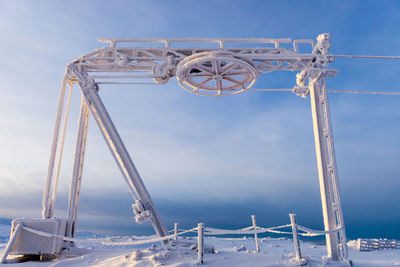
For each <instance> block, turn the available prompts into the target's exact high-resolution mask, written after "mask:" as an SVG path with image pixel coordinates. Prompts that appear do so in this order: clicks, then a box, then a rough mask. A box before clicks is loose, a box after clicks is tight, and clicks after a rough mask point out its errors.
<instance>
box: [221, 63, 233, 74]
mask: <svg viewBox="0 0 400 267" xmlns="http://www.w3.org/2000/svg"><path fill="white" fill-rule="evenodd" d="M235 65H236V62H230V63H229V64H227V65H226V66H225V68H223V69H222V72H221V75H224V74H225V73H227V72H228V71H229V70H231V69H232V68H233V67H235Z"/></svg>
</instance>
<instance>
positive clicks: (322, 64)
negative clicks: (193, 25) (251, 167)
mask: <svg viewBox="0 0 400 267" xmlns="http://www.w3.org/2000/svg"><path fill="white" fill-rule="evenodd" d="M100 41H101V42H105V43H109V44H110V46H109V47H104V48H100V49H96V50H94V51H92V52H89V53H87V54H84V55H82V56H80V57H79V58H77V59H76V60H74V61H72V62H71V63H70V64H68V65H67V67H66V72H65V75H64V79H63V83H62V88H61V94H60V99H59V105H58V112H57V118H56V123H55V129H54V136H53V143H52V148H51V155H50V162H49V168H48V175H47V180H46V185H45V191H44V194H43V218H51V217H52V216H53V210H54V202H55V194H56V190H55V189H56V188H57V182H58V173H59V165H60V164H58V165H57V171H56V176H57V177H55V181H54V182H53V178H54V177H53V176H54V175H53V173H54V166H55V161H56V154H57V148H58V138H59V133H60V127H61V119H62V114H63V103H64V98H65V91H66V86H67V85H69V86H70V87H71V86H72V84H74V83H78V85H79V87H80V90H81V93H82V105H81V113H80V120H79V127H78V136H77V145H76V153H75V161H74V167H73V175H72V182H71V189H70V197H69V211H68V231H67V232H68V233H67V234H68V236H74V231H75V222H76V219H77V208H78V202H79V193H80V182H81V179H82V168H83V159H84V151H85V143H86V133H87V124H88V116H89V112H90V113H91V114H92V116H93V117H94V119H95V121H96V123H97V125H98V127H99V129H100V131H101V133H102V134H103V137H104V138H105V140H106V142H107V144H108V146H109V148H110V150H111V152H112V154H113V156H114V159H115V161H116V162H117V164H118V166H119V168H120V170H121V172H122V174H123V177H124V178H125V181H126V182H127V184H128V187H129V189H130V192H131V194H132V197H133V198H134V200H135V204H134V205H133V208H134V212H135V215H136V217H135V218H136V221H137V222H142V221H145V220H151V221H152V223H153V226H154V229H155V231H156V232H157V234H158V235H160V236H165V235H166V230H165V227H164V225H163V224H162V222H161V219H160V217H159V215H158V213H157V211H156V209H155V207H154V204H153V202H152V200H151V198H150V195H149V193H148V192H147V190H146V188H145V186H144V183H143V181H142V180H141V177H140V176H139V174H138V172H137V170H136V168H135V166H134V164H133V162H132V160H131V158H130V156H129V154H128V152H127V150H126V148H125V146H124V144H123V142H122V140H121V138H120V136H119V134H118V132H117V130H116V128H115V126H114V124H113V123H112V120H111V118H110V116H109V115H108V113H107V110H106V108H105V107H104V105H103V103H102V101H101V98H100V96H99V94H98V90H99V84H119V83H134V84H140V83H149V81H146V79H151V80H150V83H154V84H164V83H167V82H168V81H169V79H170V78H171V77H174V76H175V77H176V78H177V80H178V83H179V85H180V86H182V87H183V88H184V89H185V90H187V91H189V92H192V93H195V94H198V95H210V96H222V95H231V94H236V93H240V92H244V91H246V90H249V89H250V88H251V87H252V86H253V85H254V84H255V82H256V80H257V78H258V76H260V75H262V74H263V73H268V72H272V71H285V70H286V71H299V73H298V74H297V80H296V86H294V87H293V93H295V94H297V95H299V96H302V97H307V96H308V95H310V98H311V110H312V118H313V127H314V136H315V148H316V155H317V165H318V176H319V182H320V191H321V200H322V208H323V217H324V225H325V230H326V231H329V232H330V233H329V234H327V235H326V239H327V251H328V257H329V258H330V259H332V260H341V261H343V262H347V263H349V261H348V254H347V244H346V234H345V225H344V220H343V212H342V208H341V202H340V194H339V185H338V176H337V170H336V159H335V150H334V144H333V135H332V126H331V120H330V112H329V103H328V95H327V88H326V82H325V78H326V77H333V76H335V75H336V73H337V70H333V69H329V68H328V63H330V62H332V61H333V56H331V55H329V54H328V51H329V47H330V36H329V34H321V35H319V36H318V38H317V41H316V42H315V41H313V40H309V39H302V40H294V41H292V40H291V39H266V38H256V39H100ZM299 44H308V45H310V46H311V50H310V52H309V53H302V52H300V51H299V49H298V46H299ZM64 130H65V129H64ZM61 143H63V142H61ZM61 150H62V145H61ZM60 160H61V159H60V156H59V161H60ZM51 188H53V190H52V194H50V191H51Z"/></svg>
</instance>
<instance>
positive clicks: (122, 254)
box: [0, 223, 400, 267]
mask: <svg viewBox="0 0 400 267" xmlns="http://www.w3.org/2000/svg"><path fill="white" fill-rule="evenodd" d="M9 228H10V227H9V225H5V224H2V223H0V237H3V239H0V240H1V241H0V243H1V244H0V253H1V252H2V251H3V249H4V247H5V245H6V244H5V243H4V242H5V241H4V237H6V236H8V234H9ZM80 236H81V238H82V237H85V238H84V241H83V242H81V243H79V244H78V247H79V248H74V249H72V250H70V251H65V252H64V253H62V255H61V256H60V258H59V259H58V260H54V261H49V262H33V261H29V262H24V263H19V264H18V265H17V266H20V265H21V266H71V265H73V266H137V267H143V266H161V265H162V266H175V267H178V266H179V267H183V266H197V252H196V251H195V250H194V249H193V247H194V245H193V244H196V238H195V237H183V238H180V239H179V240H178V242H177V243H176V244H174V245H172V246H170V247H167V248H163V247H162V246H161V244H160V243H155V244H147V245H140V246H132V245H120V244H122V243H126V242H127V241H135V240H137V239H140V237H128V236H123V237H104V238H100V239H96V240H98V241H102V242H95V239H93V235H92V234H91V233H81V234H80ZM205 243H206V244H207V245H210V246H213V247H214V248H215V253H206V254H205V255H204V265H205V266H229V267H235V266H238V267H239V266H240V267H242V266H296V262H295V261H294V260H293V258H294V249H293V241H292V240H291V239H287V238H261V239H260V247H261V251H262V252H261V253H256V252H255V244H254V239H253V238H216V237H206V238H205ZM105 244H106V245H105ZM349 245H350V251H349V254H350V258H351V260H352V261H353V263H354V266H366V267H369V266H371V267H372V266H374V267H378V266H379V267H385V266H400V250H380V251H372V252H359V251H357V250H356V249H355V242H354V241H350V242H349ZM301 251H302V254H303V256H305V257H306V258H308V259H309V263H308V266H341V265H340V264H337V263H333V262H327V261H326V260H324V255H326V248H325V246H322V245H317V244H313V243H308V242H301Z"/></svg>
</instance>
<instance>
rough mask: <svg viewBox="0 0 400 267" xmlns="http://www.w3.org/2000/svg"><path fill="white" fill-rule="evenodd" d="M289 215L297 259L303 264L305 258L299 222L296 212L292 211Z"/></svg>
mask: <svg viewBox="0 0 400 267" xmlns="http://www.w3.org/2000/svg"><path fill="white" fill-rule="evenodd" d="M289 217H290V224H291V226H292V232H293V243H294V251H295V253H296V260H297V262H298V263H300V264H301V263H303V259H302V258H301V251H300V242H299V235H298V232H297V224H296V214H293V213H290V214H289Z"/></svg>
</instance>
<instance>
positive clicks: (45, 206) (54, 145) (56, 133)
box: [42, 74, 67, 219]
mask: <svg viewBox="0 0 400 267" xmlns="http://www.w3.org/2000/svg"><path fill="white" fill-rule="evenodd" d="M66 86H67V75H66V74H64V77H63V80H62V84H61V92H60V96H59V99H58V106H57V117H56V123H55V126H54V133H53V141H52V144H51V151H50V159H49V167H48V170H47V179H46V183H45V186H44V192H43V200H42V208H43V211H42V217H43V219H46V218H51V216H52V215H51V214H50V199H49V198H50V190H51V185H52V181H53V171H54V161H55V159H56V154H57V146H58V137H59V135H60V125H61V117H62V113H63V106H64V99H65V89H66Z"/></svg>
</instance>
